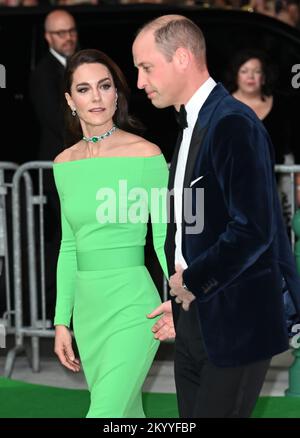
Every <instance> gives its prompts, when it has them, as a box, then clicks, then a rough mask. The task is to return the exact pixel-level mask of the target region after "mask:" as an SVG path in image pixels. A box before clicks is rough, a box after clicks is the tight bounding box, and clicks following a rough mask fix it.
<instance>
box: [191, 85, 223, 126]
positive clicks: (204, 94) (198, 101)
mask: <svg viewBox="0 0 300 438" xmlns="http://www.w3.org/2000/svg"><path fill="white" fill-rule="evenodd" d="M216 85H217V84H216V82H215V81H214V80H213V79H212V78H211V77H209V78H208V79H207V80H206V81H205V82H204V83H203V84H202V85H201V87H200V88H198V90H197V91H196V92H195V93H194V94H193V96H192V97H191V98H190V100H189V101H188V103H187V104H186V105H185V109H186V112H187V123H188V129H194V126H195V123H196V121H197V118H198V114H199V111H200V110H201V108H202V106H203V104H204V102H205V101H206V99H207V98H208V96H209V94H210V93H211V92H212V90H213V89H214V87H215V86H216Z"/></svg>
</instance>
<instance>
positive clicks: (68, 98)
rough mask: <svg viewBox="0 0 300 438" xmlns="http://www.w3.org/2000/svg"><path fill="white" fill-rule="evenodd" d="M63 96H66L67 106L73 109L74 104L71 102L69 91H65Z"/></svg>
mask: <svg viewBox="0 0 300 438" xmlns="http://www.w3.org/2000/svg"><path fill="white" fill-rule="evenodd" d="M65 98H66V101H67V103H68V105H69V107H70V108H71V110H72V111H73V110H74V109H75V105H74V102H73V100H72V97H71V96H70V94H69V93H65Z"/></svg>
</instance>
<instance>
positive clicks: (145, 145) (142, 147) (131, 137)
mask: <svg viewBox="0 0 300 438" xmlns="http://www.w3.org/2000/svg"><path fill="white" fill-rule="evenodd" d="M127 136H128V137H127V139H128V146H130V148H131V152H132V153H133V154H135V155H136V156H141V157H151V156H153V155H160V154H161V153H162V152H161V150H160V148H159V147H158V146H157V145H156V144H154V143H151V142H150V141H148V140H146V139H145V138H143V137H140V136H138V135H135V134H127Z"/></svg>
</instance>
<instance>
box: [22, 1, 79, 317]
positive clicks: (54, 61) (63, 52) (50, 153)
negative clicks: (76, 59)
mask: <svg viewBox="0 0 300 438" xmlns="http://www.w3.org/2000/svg"><path fill="white" fill-rule="evenodd" d="M44 29H45V34H44V35H45V39H46V40H47V43H48V45H49V51H48V53H46V54H45V55H44V57H43V58H42V59H41V60H40V61H39V63H38V64H37V66H36V69H35V70H34V72H33V73H32V75H31V78H30V97H31V101H32V104H33V109H34V113H35V116H36V120H37V123H38V125H39V128H40V129H39V130H40V139H39V145H38V151H37V159H38V160H42V161H44V160H46V161H47V160H50V161H52V160H54V158H55V157H56V156H57V155H58V154H59V153H60V152H61V151H62V150H64V148H65V142H66V139H65V134H64V117H63V102H64V95H63V79H64V71H65V68H66V65H67V60H68V58H69V57H70V56H72V55H73V54H74V53H75V51H76V48H77V43H78V36H77V29H76V23H75V20H74V18H73V16H72V15H71V14H69V12H67V11H65V10H62V9H55V10H53V11H51V12H50V13H49V14H48V15H47V16H46V19H45V23H44ZM43 183H44V193H45V195H46V199H47V204H46V206H45V214H44V219H45V252H46V260H47V263H46V266H45V269H46V273H45V281H46V298H47V316H48V317H49V318H52V317H53V315H54V306H55V296H56V261H57V256H58V250H59V243H60V237H61V236H60V227H59V225H58V224H59V216H60V213H59V211H60V209H59V200H58V196H57V192H56V189H55V185H54V181H53V176H52V172H50V171H47V172H45V173H44V177H43Z"/></svg>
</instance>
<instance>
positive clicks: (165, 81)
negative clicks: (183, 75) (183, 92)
mask: <svg viewBox="0 0 300 438" xmlns="http://www.w3.org/2000/svg"><path fill="white" fill-rule="evenodd" d="M132 53H133V60H134V65H135V66H136V67H137V69H138V80H137V87H138V88H139V89H144V90H145V93H146V94H147V97H148V98H149V99H150V100H151V102H152V104H153V105H154V106H155V107H156V108H166V107H167V106H171V105H176V104H177V103H178V102H177V101H178V98H179V93H180V90H179V85H180V78H179V75H178V70H177V68H176V62H175V61H174V57H173V59H172V60H171V61H168V60H167V59H166V57H165V55H164V54H163V53H162V52H161V51H160V50H159V49H158V47H157V45H156V43H155V41H154V36H153V34H152V32H150V31H148V32H147V31H145V32H141V33H140V34H139V35H138V36H137V38H136V39H135V41H134V43H133V47H132Z"/></svg>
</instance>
